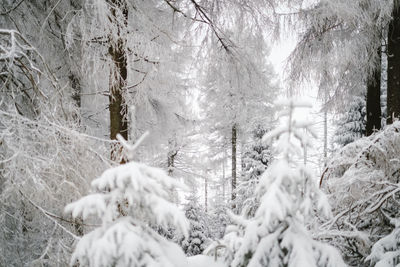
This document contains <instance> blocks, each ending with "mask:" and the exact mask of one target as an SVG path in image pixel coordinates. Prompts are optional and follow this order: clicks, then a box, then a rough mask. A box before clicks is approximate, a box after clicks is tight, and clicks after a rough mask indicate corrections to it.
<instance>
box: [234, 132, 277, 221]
mask: <svg viewBox="0 0 400 267" xmlns="http://www.w3.org/2000/svg"><path fill="white" fill-rule="evenodd" d="M266 132H267V131H266V130H265V128H264V127H263V126H262V125H257V126H256V127H255V129H254V130H253V132H252V134H253V138H252V139H253V140H252V141H253V142H252V144H251V145H250V146H248V147H247V148H246V151H245V152H244V155H243V156H242V172H243V174H242V180H241V181H240V182H239V185H238V188H237V201H236V208H237V213H238V214H241V213H243V214H244V215H245V216H248V217H251V216H254V213H255V211H256V209H257V208H258V205H259V200H257V199H256V197H255V188H256V186H257V184H258V181H259V178H260V176H261V175H262V174H263V173H264V171H265V170H266V169H267V167H268V165H269V164H270V163H271V160H272V154H271V150H270V148H269V146H267V145H265V144H263V143H262V137H263V136H264V134H265V133H266Z"/></svg>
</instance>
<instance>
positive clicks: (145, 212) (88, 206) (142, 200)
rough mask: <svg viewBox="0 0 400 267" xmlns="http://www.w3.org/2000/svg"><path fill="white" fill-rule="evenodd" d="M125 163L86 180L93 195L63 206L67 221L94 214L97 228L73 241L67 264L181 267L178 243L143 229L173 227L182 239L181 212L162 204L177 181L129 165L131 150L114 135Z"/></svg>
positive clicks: (184, 224) (183, 223)
mask: <svg viewBox="0 0 400 267" xmlns="http://www.w3.org/2000/svg"><path fill="white" fill-rule="evenodd" d="M118 138H119V141H120V142H121V144H122V146H123V147H124V152H125V153H126V156H127V158H128V160H129V161H130V162H129V163H127V164H124V165H120V166H117V167H114V168H111V169H108V170H106V171H105V172H104V173H103V174H102V175H101V176H100V177H99V178H97V179H95V180H94V181H93V182H92V188H93V190H94V191H95V192H94V193H92V194H90V195H88V196H85V197H83V198H81V199H80V200H78V201H76V202H74V203H72V204H69V205H68V206H67V207H66V208H65V210H66V212H68V213H72V216H73V217H78V216H82V217H83V219H84V220H85V219H86V218H88V216H90V215H94V216H97V217H98V218H100V220H101V225H100V226H99V227H98V228H96V229H95V230H93V231H92V232H90V233H88V234H86V235H85V236H83V237H82V239H80V240H79V242H78V244H77V246H76V248H75V251H74V253H73V255H72V260H71V265H73V264H75V263H77V262H79V265H80V266H96V267H100V266H131V267H135V266H165V267H177V266H185V262H186V258H185V255H184V253H183V251H182V250H181V249H180V248H179V246H178V245H176V244H174V243H172V242H170V241H168V240H167V239H165V238H164V237H162V236H161V235H159V234H158V233H157V232H156V231H155V230H153V229H152V228H151V227H149V225H160V226H162V227H165V228H168V227H174V228H176V229H177V230H179V231H180V232H181V233H182V234H183V235H185V236H187V231H188V222H187V220H186V218H185V215H184V213H183V212H182V211H181V210H179V209H178V207H176V206H175V205H174V204H172V203H171V202H169V201H167V198H168V191H167V190H168V188H172V187H175V188H179V187H180V188H182V189H185V188H184V187H183V186H182V185H181V184H180V183H178V182H177V181H175V180H174V179H173V178H171V177H169V176H168V175H167V174H166V173H165V172H164V171H162V170H161V169H158V168H153V167H149V166H147V165H144V164H141V163H137V162H133V161H131V159H132V157H133V151H134V149H135V148H136V147H137V145H138V144H139V143H140V141H141V140H142V138H143V137H142V138H141V139H139V140H138V142H137V143H136V145H135V146H131V145H129V144H127V142H126V141H125V140H124V139H123V138H122V137H121V136H118Z"/></svg>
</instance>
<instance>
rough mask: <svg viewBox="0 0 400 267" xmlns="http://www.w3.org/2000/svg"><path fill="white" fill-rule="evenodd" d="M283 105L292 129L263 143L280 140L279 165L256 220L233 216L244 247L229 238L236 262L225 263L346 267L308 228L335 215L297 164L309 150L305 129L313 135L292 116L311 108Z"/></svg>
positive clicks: (268, 174) (265, 183)
mask: <svg viewBox="0 0 400 267" xmlns="http://www.w3.org/2000/svg"><path fill="white" fill-rule="evenodd" d="M280 105H281V106H282V107H283V111H282V115H284V116H287V117H288V122H287V124H286V125H283V126H281V127H278V128H277V129H275V130H272V131H270V132H269V133H268V134H266V136H264V138H263V139H264V140H269V141H271V140H273V139H274V138H277V139H278V143H277V146H276V152H277V160H275V161H274V162H273V163H272V164H271V166H270V167H269V168H268V169H267V170H266V171H265V172H264V174H263V175H262V177H261V179H260V183H259V185H258V187H257V194H259V195H261V196H262V197H261V203H260V207H259V208H258V209H257V211H256V213H255V215H254V217H253V218H250V219H246V218H243V217H239V216H234V217H236V218H234V220H235V221H236V223H237V224H238V227H237V229H239V231H238V235H239V238H237V240H239V244H238V242H236V244H235V242H232V240H231V239H232V236H233V235H232V233H230V234H229V235H228V236H229V238H230V240H228V242H226V243H227V244H228V245H229V244H233V245H236V246H237V247H236V248H232V251H234V255H233V258H232V257H229V256H228V257H226V258H227V259H228V261H230V263H229V264H230V265H229V266H231V267H239V266H240V267H245V266H252V267H262V266H344V263H343V260H342V259H341V257H340V254H339V253H338V252H337V250H336V249H335V248H333V247H331V246H329V245H326V244H323V243H320V242H318V241H316V240H314V239H313V238H312V237H311V236H310V234H309V233H308V230H307V228H306V224H307V223H309V222H310V221H311V220H313V217H315V215H323V216H329V215H330V207H329V205H328V204H327V201H326V198H325V197H324V195H323V193H322V192H321V191H319V189H318V187H317V186H316V185H315V183H314V181H313V180H312V175H311V172H310V171H309V170H308V169H307V168H306V167H305V166H304V165H300V164H299V163H298V162H297V161H296V156H300V154H301V147H300V146H299V144H300V145H301V146H302V147H305V146H308V145H309V141H308V139H307V136H306V135H304V129H307V132H309V133H312V131H311V129H310V127H309V124H308V123H304V122H299V121H296V120H295V119H294V118H293V112H294V109H295V108H297V107H309V105H308V104H306V103H300V102H295V101H293V100H288V101H281V102H280ZM317 211H318V212H319V213H318V214H316V212H317ZM240 229H242V230H240ZM231 259H232V260H231Z"/></svg>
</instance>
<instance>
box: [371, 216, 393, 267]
mask: <svg viewBox="0 0 400 267" xmlns="http://www.w3.org/2000/svg"><path fill="white" fill-rule="evenodd" d="M391 223H393V225H394V226H395V229H393V231H392V232H391V233H390V234H389V235H387V236H385V237H383V238H382V239H380V240H378V241H377V242H376V243H375V244H374V245H373V247H372V249H371V254H370V255H369V256H368V257H367V258H366V261H369V262H370V263H371V265H372V264H373V265H374V266H375V267H385V266H397V265H398V264H399V263H400V229H399V219H398V218H396V219H391Z"/></svg>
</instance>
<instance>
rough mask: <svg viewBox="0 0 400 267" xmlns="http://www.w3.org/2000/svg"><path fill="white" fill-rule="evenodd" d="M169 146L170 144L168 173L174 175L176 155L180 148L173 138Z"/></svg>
mask: <svg viewBox="0 0 400 267" xmlns="http://www.w3.org/2000/svg"><path fill="white" fill-rule="evenodd" d="M168 146H169V151H168V159H167V168H168V175H169V176H172V175H173V173H174V168H175V157H176V155H178V151H179V150H178V149H177V148H176V144H175V142H174V141H173V140H172V139H170V140H169V141H168Z"/></svg>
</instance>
